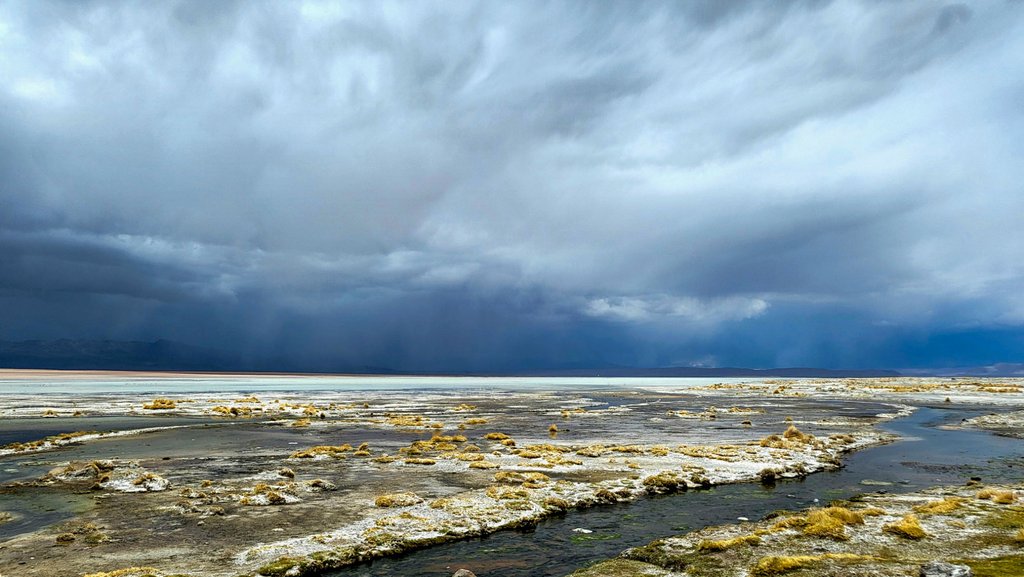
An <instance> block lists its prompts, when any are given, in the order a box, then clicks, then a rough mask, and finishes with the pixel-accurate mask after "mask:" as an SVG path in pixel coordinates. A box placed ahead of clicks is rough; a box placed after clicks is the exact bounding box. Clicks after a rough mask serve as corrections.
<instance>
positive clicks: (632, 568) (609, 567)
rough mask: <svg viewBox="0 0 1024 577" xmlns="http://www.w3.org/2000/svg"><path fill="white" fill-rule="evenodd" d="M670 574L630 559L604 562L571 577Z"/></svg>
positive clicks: (654, 566)
mask: <svg viewBox="0 0 1024 577" xmlns="http://www.w3.org/2000/svg"><path fill="white" fill-rule="evenodd" d="M667 575H669V572H668V571H666V570H664V569H662V568H661V567H658V566H656V565H651V564H650V563H644V562H642V561H632V560H630V559H612V560H611V561H602V562H600V563H598V564H596V565H592V566H590V567H587V568H585V569H580V570H579V571H576V572H574V573H573V574H572V575H571V576H570V577H662V576H667Z"/></svg>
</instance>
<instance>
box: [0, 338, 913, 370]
mask: <svg viewBox="0 0 1024 577" xmlns="http://www.w3.org/2000/svg"><path fill="white" fill-rule="evenodd" d="M0 368H10V369H79V370H121V371H224V372H230V371H253V372H261V371H273V372H332V373H349V374H415V372H414V371H410V372H407V373H402V372H400V371H396V370H393V369H390V368H387V367H373V366H355V367H353V366H337V367H330V368H329V369H327V370H324V369H315V370H309V368H304V367H301V366H296V365H295V364H293V363H288V362H286V361H284V360H275V359H259V360H258V361H249V360H244V359H241V358H239V357H237V356H233V355H231V354H228V353H225V352H223V351H218V350H214V349H208V348H202V347H196V346H193V345H188V344H184V343H179V342H175V341H169V340H162V339H161V340H157V341H151V342H148V341H112V340H73V339H59V340H52V341H44V340H32V341H0ZM447 374H451V375H460V374H464V375H478V376H498V375H506V376H512V375H519V376H524V375H525V376H552V377H752V378H764V377H834V378H843V377H884V376H897V375H899V374H900V373H899V372H896V371H889V370H836V369H820V368H810V367H796V368H779V369H747V368H735V367H726V368H704V367H664V368H634V367H618V366H613V367H601V368H573V369H551V370H530V371H523V372H511V371H503V372H471V373H458V372H453V373H447Z"/></svg>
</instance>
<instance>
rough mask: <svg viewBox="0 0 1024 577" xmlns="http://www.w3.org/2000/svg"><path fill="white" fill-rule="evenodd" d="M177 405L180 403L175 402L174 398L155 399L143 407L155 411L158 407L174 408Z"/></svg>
mask: <svg viewBox="0 0 1024 577" xmlns="http://www.w3.org/2000/svg"><path fill="white" fill-rule="evenodd" d="M177 406H178V403H176V402H174V400H173V399H153V401H152V402H149V403H146V404H144V405H142V408H143V409H146V410H149V411H155V410H157V409H173V408H175V407H177Z"/></svg>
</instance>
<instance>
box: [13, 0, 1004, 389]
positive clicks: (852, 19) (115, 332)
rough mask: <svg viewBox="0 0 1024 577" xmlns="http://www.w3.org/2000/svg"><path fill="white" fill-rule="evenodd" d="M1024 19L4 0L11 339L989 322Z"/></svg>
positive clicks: (868, 331) (644, 349)
mask: <svg viewBox="0 0 1024 577" xmlns="http://www.w3.org/2000/svg"><path fill="white" fill-rule="evenodd" d="M1022 32H1024V12H1022V8H1021V4H1020V3H1006V2H995V1H993V2H980V3H971V4H970V5H963V4H948V5H943V4H938V3H924V4H908V3H875V2H858V1H833V2H825V1H820V2H819V1H813V2H811V1H808V2H774V3H761V2H751V3H746V2H687V3H669V2H665V3H662V2H647V3H641V4H637V3H635V2H600V3H593V2H559V3H552V2H537V3H530V2H525V3H512V4H497V3H468V2H467V3H454V4H453V3H447V2H417V3H388V2H365V3H347V4H342V5H339V4H336V3H329V2H313V1H311V2H295V3H292V2H281V3H249V2H215V3H210V2H165V3H160V4H133V3H127V4H126V3H116V2H102V1H94V2H76V3H66V2H57V1H39V2H11V3H5V4H3V5H2V6H0V54H2V55H3V56H0V76H2V77H3V78H4V79H5V82H4V85H3V87H2V88H0V259H2V261H0V313H2V315H0V316H2V317H3V319H4V322H3V325H0V339H4V338H6V339H19V338H57V337H75V338H124V339H131V338H139V339H154V338H170V339H176V340H181V341H185V342H189V343H194V344H198V345H203V346H212V347H219V348H225V349H230V350H232V351H234V352H238V353H240V354H244V355H249V356H250V357H253V358H258V357H261V356H267V355H274V358H281V359H286V360H288V362H291V363H293V365H294V366H308V367H311V368H330V367H334V366H343V365H345V364H353V365H356V364H358V365H363V366H365V365H379V366H393V367H396V368H421V369H431V370H446V369H472V370H485V369H488V368H494V369H502V370H514V369H516V368H537V367H543V366H586V365H595V366H596V365H606V364H625V365H630V364H690V363H699V364H749V365H778V364H803V365H814V364H817V365H832V366H840V365H844V366H870V365H872V364H887V365H892V364H894V363H901V362H906V363H910V364H915V365H927V364H929V363H931V364H938V365H944V364H949V363H947V362H946V358H948V357H949V349H950V347H949V346H946V345H942V346H940V345H937V344H934V343H946V342H961V341H958V340H956V339H952V340H950V339H947V340H945V341H944V340H942V339H940V338H939V337H938V336H933V335H972V334H977V335H982V334H984V335H995V336H993V337H991V338H993V339H997V340H998V339H999V338H1002V339H1003V341H1000V342H1003V343H1010V344H1009V345H1007V346H1005V347H1001V346H992V347H989V349H990V350H998V351H1004V352H1005V351H1012V350H1013V348H1012V344H1013V343H1016V342H1018V341H1016V340H1014V339H1017V338H1019V337H1017V336H1013V335H1018V334H1019V331H1018V329H1019V327H1021V326H1022V325H1024V299H1022V297H1020V296H1019V291H1018V290H1015V287H1018V286H1019V285H1020V281H1021V280H1022V277H1024V265H1021V264H1020V263H1021V259H1020V255H1022V254H1024V231H1022V230H1021V229H1020V226H1019V222H1017V221H1018V220H1019V215H1020V214H1024V196H1022V195H1021V194H1020V184H1019V183H1020V182H1021V181H1022V177H1024V174H1022V168H1021V163H1020V162H1019V159H1020V156H1021V152H1022V150H1021V143H1022V142H1024V123H1022V116H1024V115H1022V113H1021V109H1020V106H1019V103H1020V94H1022V93H1024V86H1022V81H1021V79H1020V78H1018V76H1019V75H1013V74H1009V73H1008V71H1010V70H1016V69H1018V68H1019V66H1020V62H1019V60H1020V59H1019V55H1020V54H1021V53H1024V42H1022V40H1021V39H1022V38H1024V34H1022ZM1014 331H1018V332H1014ZM780 332H785V333H787V335H788V336H787V337H786V338H779V336H778V335H779V333H780ZM1000 335H1001V336H1000ZM1007 335H1011V336H1007ZM957 338H967V337H957ZM979 338H980V337H979ZM985 338H989V337H985ZM979 342H980V341H979ZM986 342H987V341H986ZM913 343H918V344H913ZM920 343H924V344H920ZM928 343H933V344H932V345H929V344H928ZM915 347H916V348H915ZM893 350H907V351H913V353H912V354H911V353H907V354H905V355H902V356H900V355H894V354H890V353H889V352H887V351H893ZM968 350H976V351H977V354H976V356H977V358H978V359H979V361H980V360H984V362H994V361H995V360H1015V359H990V358H989V357H988V356H986V355H985V354H983V351H981V350H980V349H977V348H976V349H971V348H970V347H968ZM928 351H934V354H933V355H932V357H929V353H928ZM1007 354H1009V353H1007ZM983 357H984V359H983ZM958 358H959V357H958ZM966 360H969V359H966Z"/></svg>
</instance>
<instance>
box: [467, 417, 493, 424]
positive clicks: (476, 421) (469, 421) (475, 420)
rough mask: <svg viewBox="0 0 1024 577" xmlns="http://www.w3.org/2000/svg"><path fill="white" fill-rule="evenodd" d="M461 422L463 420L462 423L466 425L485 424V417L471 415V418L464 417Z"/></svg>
mask: <svg viewBox="0 0 1024 577" xmlns="http://www.w3.org/2000/svg"><path fill="white" fill-rule="evenodd" d="M462 422H463V424H466V425H486V424H487V419H482V418H479V417H473V418H472V419H466V420H465V421H462Z"/></svg>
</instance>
